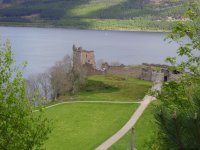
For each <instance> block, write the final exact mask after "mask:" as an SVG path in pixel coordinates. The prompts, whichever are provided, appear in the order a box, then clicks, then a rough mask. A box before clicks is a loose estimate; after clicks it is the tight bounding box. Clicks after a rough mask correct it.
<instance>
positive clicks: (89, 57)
mask: <svg viewBox="0 0 200 150" xmlns="http://www.w3.org/2000/svg"><path fill="white" fill-rule="evenodd" d="M84 65H89V66H91V67H92V68H93V69H95V68H96V63H95V56H94V51H93V50H89V51H87V50H84V49H83V48H82V47H78V48H77V47H76V46H75V45H73V66H74V67H81V66H84Z"/></svg>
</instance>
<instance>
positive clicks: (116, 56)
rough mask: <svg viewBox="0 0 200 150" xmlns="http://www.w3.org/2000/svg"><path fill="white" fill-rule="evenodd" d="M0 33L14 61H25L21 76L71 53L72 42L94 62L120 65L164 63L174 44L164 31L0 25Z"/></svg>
mask: <svg viewBox="0 0 200 150" xmlns="http://www.w3.org/2000/svg"><path fill="white" fill-rule="evenodd" d="M0 35H1V38H2V39H3V40H5V39H9V40H10V41H11V44H12V49H13V52H14V54H15V58H16V60H17V63H19V62H22V61H27V62H28V67H27V69H26V73H25V76H28V75H30V74H33V73H39V72H43V71H46V70H47V69H48V68H49V67H51V66H52V65H53V64H54V63H55V62H56V61H59V60H61V59H62V58H63V56H64V55H66V54H69V55H71V54H72V45H73V44H75V45H77V46H82V47H83V48H84V49H87V50H94V51H95V57H96V60H97V61H98V60H100V59H103V60H105V61H108V62H116V61H117V62H120V63H123V64H140V63H143V62H148V63H164V59H165V58H166V57H167V56H172V55H175V54H176V49H177V46H178V45H177V44H176V43H171V44H168V43H167V42H164V41H163V39H164V37H165V36H166V35H165V34H164V33H147V32H121V31H92V30H78V29H54V28H28V27H0Z"/></svg>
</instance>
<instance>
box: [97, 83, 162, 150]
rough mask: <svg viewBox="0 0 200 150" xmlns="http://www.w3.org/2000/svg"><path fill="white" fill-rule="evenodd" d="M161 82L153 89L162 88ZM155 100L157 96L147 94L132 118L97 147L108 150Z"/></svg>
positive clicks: (98, 149) (100, 149)
mask: <svg viewBox="0 0 200 150" xmlns="http://www.w3.org/2000/svg"><path fill="white" fill-rule="evenodd" d="M160 88H161V84H160V83H159V84H156V85H154V87H153V88H152V89H155V90H160ZM153 100H155V97H153V96H148V95H146V96H145V97H144V99H143V101H142V102H141V104H140V106H139V107H138V108H137V110H136V111H135V113H134V114H133V115H132V116H131V118H130V120H129V121H128V122H127V123H126V124H125V125H124V126H123V127H122V128H121V129H120V130H119V131H118V132H117V133H115V134H114V135H113V136H112V137H110V138H109V139H107V140H106V141H105V142H104V143H102V144H101V145H100V146H98V147H97V148H96V150H107V149H108V148H109V147H111V146H112V145H113V144H114V143H116V142H117V141H118V140H119V139H120V138H121V137H123V136H124V135H125V134H126V133H127V132H128V131H129V130H130V129H131V128H132V127H133V126H134V125H135V123H136V122H137V120H138V119H139V118H140V116H141V115H142V113H143V112H144V110H145V109H146V108H147V106H148V105H149V104H150V103H151V102H152V101H153Z"/></svg>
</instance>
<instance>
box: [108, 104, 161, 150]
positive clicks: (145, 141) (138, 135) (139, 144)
mask: <svg viewBox="0 0 200 150" xmlns="http://www.w3.org/2000/svg"><path fill="white" fill-rule="evenodd" d="M156 104H158V101H155V102H154V103H152V104H150V106H149V107H148V108H147V109H146V110H145V112H144V113H143V114H142V116H141V118H140V119H139V120H138V122H137V123H136V125H135V147H136V148H137V150H149V149H150V148H149V143H151V139H153V138H154V135H155V132H156V128H155V122H154V116H153V108H154V105H156ZM130 142H131V131H129V132H128V133H127V134H126V135H125V136H124V137H122V138H121V139H120V140H119V141H118V142H117V143H116V144H114V145H113V146H112V147H111V148H109V150H130Z"/></svg>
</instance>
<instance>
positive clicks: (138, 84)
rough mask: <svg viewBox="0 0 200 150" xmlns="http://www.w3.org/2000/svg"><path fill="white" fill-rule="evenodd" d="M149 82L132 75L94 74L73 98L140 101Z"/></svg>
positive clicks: (148, 86) (147, 88)
mask: <svg viewBox="0 0 200 150" xmlns="http://www.w3.org/2000/svg"><path fill="white" fill-rule="evenodd" d="M150 87H151V82H148V81H143V80H139V79H136V78H133V77H124V76H114V75H106V76H104V75H95V76H91V77H89V78H88V82H87V84H86V86H85V87H84V88H83V90H82V91H81V92H80V93H78V94H77V95H76V96H75V97H74V98H75V99H76V100H83V101H84V100H86V101H130V102H131V101H140V100H141V99H142V98H143V97H144V95H145V94H146V93H147V92H148V90H149V88H150Z"/></svg>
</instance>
